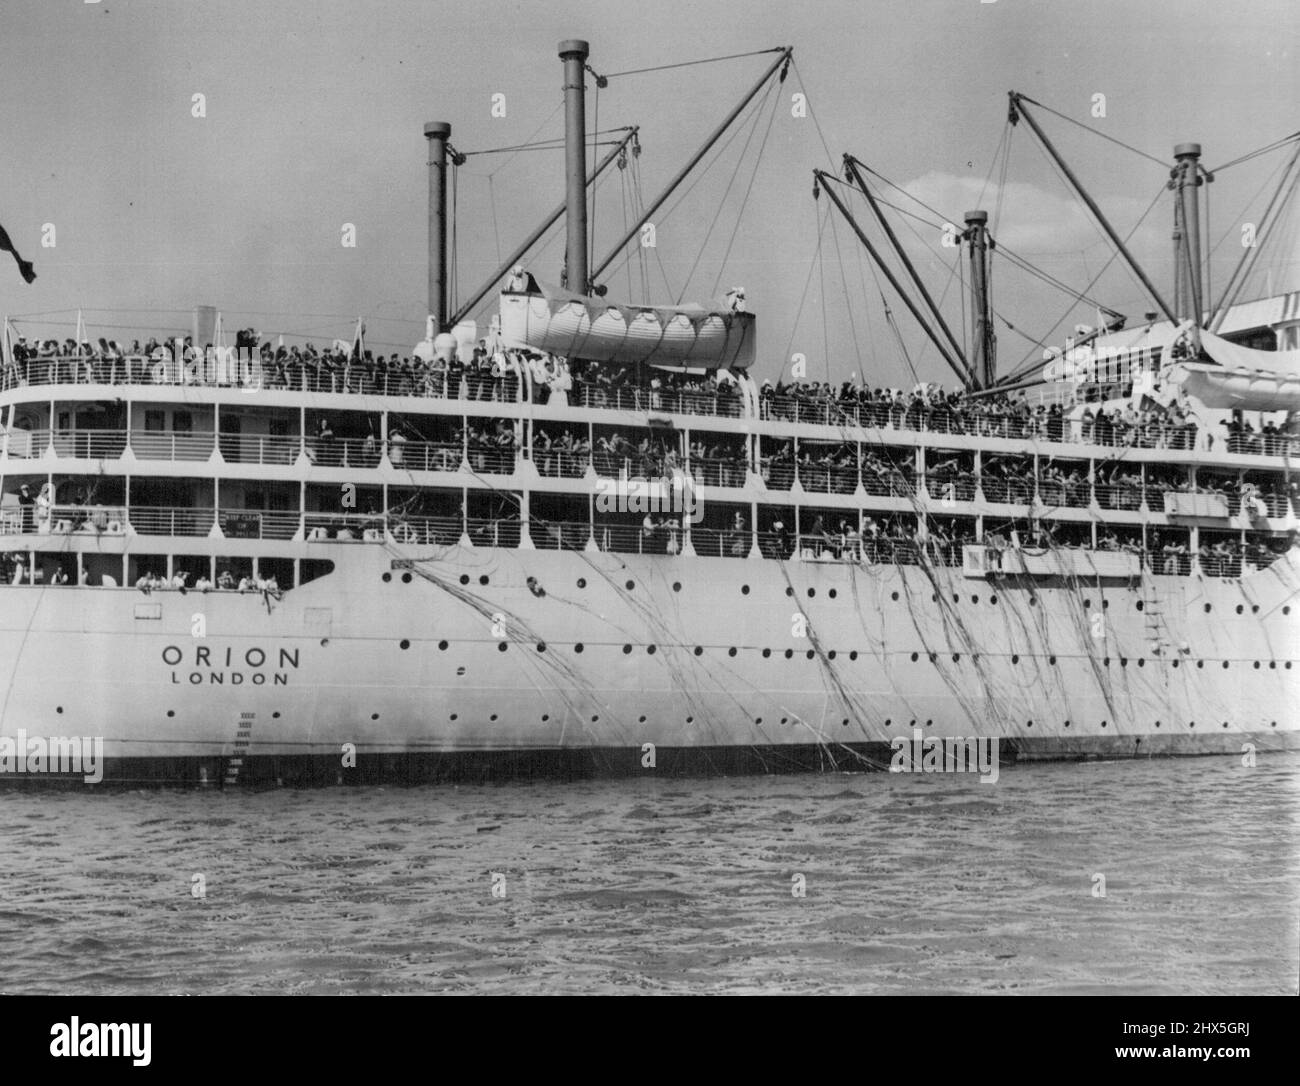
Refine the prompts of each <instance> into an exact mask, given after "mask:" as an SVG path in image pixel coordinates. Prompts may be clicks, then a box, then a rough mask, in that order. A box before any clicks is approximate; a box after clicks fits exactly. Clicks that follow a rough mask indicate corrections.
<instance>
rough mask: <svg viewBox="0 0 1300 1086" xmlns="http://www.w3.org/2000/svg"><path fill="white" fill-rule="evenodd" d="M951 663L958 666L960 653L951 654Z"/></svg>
mask: <svg viewBox="0 0 1300 1086" xmlns="http://www.w3.org/2000/svg"><path fill="white" fill-rule="evenodd" d="M952 662H953V663H954V664H959V663H961V653H960V652H954V653H953V654H952Z"/></svg>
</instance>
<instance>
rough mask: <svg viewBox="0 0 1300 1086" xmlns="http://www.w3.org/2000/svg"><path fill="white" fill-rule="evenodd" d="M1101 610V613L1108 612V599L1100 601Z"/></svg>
mask: <svg viewBox="0 0 1300 1086" xmlns="http://www.w3.org/2000/svg"><path fill="white" fill-rule="evenodd" d="M1101 609H1102V610H1103V611H1109V610H1110V600H1108V599H1104V598H1103V599H1102V601H1101Z"/></svg>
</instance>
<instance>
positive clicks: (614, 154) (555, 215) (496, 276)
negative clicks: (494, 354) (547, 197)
mask: <svg viewBox="0 0 1300 1086" xmlns="http://www.w3.org/2000/svg"><path fill="white" fill-rule="evenodd" d="M638 132H640V128H638V127H637V126H636V125H633V126H632V127H631V128H630V129H629V130H628V133H627V135H626V136H624V137H623V138H622V139H621V140H619V141H618V143H616V144H615V145H614V148H613V150H611V151H610V152H609V154H607V155H606V156H605V157H604V158H603V159H601V160H600V164H599V165H598V166H597V167H596V168H595V169H594V170H592V171H591V176H590V177H588V178H587V187H588V188H591V186H592V185H594V184H595V183H596V178H598V177H599V176H600V175H601V174H602V173H604V172H605V167H606V166H608V165H609V164H610V163H611V162H613V161H614V160H615V159H616V158H618V157H619V156H620V155H622V154H623V152H624V150H625V148H626V147H627V145H628V144H629V143H632V142H633V141H634V140H636V138H637V133H638ZM639 148H640V144H636V145H635V147H634V149H633V154H637V153H639ZM568 206H569V203H568V199H567V198H566V199H564V200H561V201H560V202H559V204H558V205H557V206H556V208H555V210H554V211H552V212H551V213H550V214H549V215H547V216H546V218H545V219H543V220H542V222H541V225H540V226H538V227H537V229H536V230H534V231H533V232H532V233H531V234H529V235H528V237H527V238H525V239H524V240H523V241H522V242H521V243H520V244H519V247H518V248H516V249H515V251H514V252H513V253H511V254H510V255H509V256H508V257H506V259H505V260H503V261H502V262H501V266H500V267H499V268H497V270H496V271H494V272H493V273H492V274H491V276H489V277H488V279H487V280H486V281H485V282H484V283H483V285H482V286H481V287H479V289H478V290H477V291H475V292H474V294H473V295H472V296H471V297H470V299H469V301H467V302H466V303H465V304H464V305H462V306H461V307H460V308H459V309H458V310H456V312H455V313H453V314H452V317H451V323H452V324H453V325H454V324H459V323H460V322H461V321H462V320H464V319H465V318H466V317H468V316H469V315H470V313H472V312H473V311H474V307H475V306H476V305H478V304H479V302H481V301H482V300H483V299H484V298H485V297H486V296H487V294H488V292H489V291H491V290H492V288H493V287H495V286H496V285H497V284H498V283H499V282H500V281H501V278H502V277H503V276H504V275H505V274H506V272H508V271H509V270H510V269H511V268H513V267H514V266H515V265H516V264H518V263H519V261H521V260H522V259H523V258H524V255H525V254H526V253H527V252H528V250H529V249H531V248H532V247H533V246H534V245H536V244H537V242H538V240H539V239H540V238H541V236H542V235H543V234H545V233H546V231H548V230H549V229H550V228H551V227H552V226H554V225H555V224H556V222H558V221H559V218H560V216H561V215H563V214H564V212H565V209H566V208H568Z"/></svg>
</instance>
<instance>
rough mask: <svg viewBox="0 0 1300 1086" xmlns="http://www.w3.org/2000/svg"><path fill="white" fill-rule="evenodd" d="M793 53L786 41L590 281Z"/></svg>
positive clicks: (657, 207)
mask: <svg viewBox="0 0 1300 1086" xmlns="http://www.w3.org/2000/svg"><path fill="white" fill-rule="evenodd" d="M793 53H794V47H793V46H789V45H788V46H786V47H785V48H784V49H782V50H781V52H780V55H779V56H778V57H777V58H776V60H774V61H773V62H772V65H771V67H769V68H768V69H767V71H765V72H764V73H763V75H762V76H761V77H760V78H759V80H758V82H757V83H755V84H754V86H753V88H752V89H751V90H750V92H749V93H748V94H746V95H745V97H744V98H742V99H741V100H740V104H739V105H738V106H736V108H735V109H733V110H732V111H731V112H730V113H728V114H727V117H726V120H724V121H723V122H722V123H721V124H720V125H718V127H717V128H716V129H715V130H714V131H713V134H712V135H711V136H709V138H708V139H707V140H705V141H704V145H703V146H702V147H701V148H700V149H699V150H698V151H696V152H695V154H694V156H692V158H691V160H690V161H689V162H688V163H686V165H685V166H683V167H682V169H681V170H680V171H679V172H678V174H677V176H676V177H674V178H673V179H672V180H671V181H670V182H668V187H667V188H665V189H664V190H663V192H661V193H660V194H659V195H658V196H657V197H656V198H655V200H654V202H653V203H651V204H650V206H649V207H647V208H646V210H645V214H644V215H642V216H641V218H640V219H638V220H637V222H636V224H635V225H634V226H633V227H632V229H631V230H629V231H628V232H627V233H626V234H625V235H624V236H623V237H622V238H621V239H620V240H619V243H618V244H617V245H615V246H614V248H613V249H611V250H610V252H609V255H608V256H607V257H605V259H604V260H602V261H601V262H600V263H599V264H598V265H596V268H595V270H594V271H592V273H591V278H592V281H593V282H594V281H595V279H596V277H597V276H599V275H600V273H601V272H603V271H604V270H605V269H606V268H607V267H609V266H610V264H612V263H613V262H614V258H615V257H616V256H618V254H619V253H621V252H622V251H623V246H625V245H626V244H627V243H628V242H629V241H631V240H632V239H633V238H634V237H636V236H637V234H639V233H640V232H641V227H643V226H644V225H645V224H646V223H647V222H649V221H650V216H651V215H653V214H654V213H655V212H656V211H658V210H659V208H660V207H662V206H663V203H664V201H665V200H667V199H668V197H669V196H671V195H672V194H673V190H674V189H676V188H677V186H678V185H680V184H681V183H682V182H683V181H684V180H685V179H686V176H687V174H689V173H690V172H691V171H692V170H693V169H695V167H696V165H697V164H698V163H699V161H700V159H702V158H703V157H704V156H705V155H707V154H708V153H709V149H710V148H711V147H712V146H713V145H714V144H715V143H717V142H718V140H719V139H721V138H722V134H723V133H724V132H726V130H727V129H728V128H730V127H731V122H732V121H734V120H735V119H736V118H737V117H739V116H740V114H741V113H742V112H743V111H744V109H745V107H746V106H747V105H749V103H750V101H752V100H753V98H754V96H755V95H756V94H758V92H759V91H761V90H762V89H763V86H764V84H766V83H767V81H768V80H769V79H771V78H772V76H773V75H774V74H775V73H776V70H777V69H778V68H781V67H782V66H783V65H786V64H789V63H790V57H791V55H792V54H793ZM781 77H782V79H784V78H785V73H784V71H783V72H782V73H781ZM570 268H572V265H570Z"/></svg>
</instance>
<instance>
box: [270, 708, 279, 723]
mask: <svg viewBox="0 0 1300 1086" xmlns="http://www.w3.org/2000/svg"><path fill="white" fill-rule="evenodd" d="M271 719H272V720H279V719H280V711H279V710H278V709H277V710H276V711H275V712H274V713H272V714H271Z"/></svg>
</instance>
